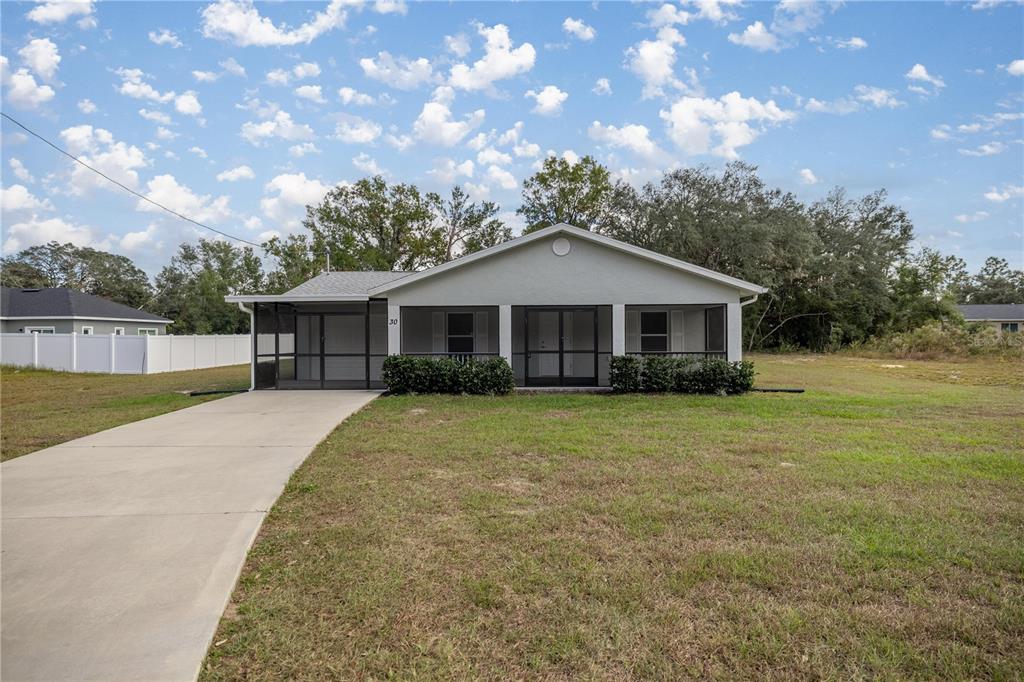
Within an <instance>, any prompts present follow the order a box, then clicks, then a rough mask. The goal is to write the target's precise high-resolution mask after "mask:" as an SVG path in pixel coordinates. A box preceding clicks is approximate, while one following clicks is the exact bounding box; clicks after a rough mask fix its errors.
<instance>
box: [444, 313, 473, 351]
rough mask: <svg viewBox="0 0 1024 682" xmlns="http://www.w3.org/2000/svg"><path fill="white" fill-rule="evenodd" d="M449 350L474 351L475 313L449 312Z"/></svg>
mask: <svg viewBox="0 0 1024 682" xmlns="http://www.w3.org/2000/svg"><path fill="white" fill-rule="evenodd" d="M448 352H449V353H472V352H473V313H448Z"/></svg>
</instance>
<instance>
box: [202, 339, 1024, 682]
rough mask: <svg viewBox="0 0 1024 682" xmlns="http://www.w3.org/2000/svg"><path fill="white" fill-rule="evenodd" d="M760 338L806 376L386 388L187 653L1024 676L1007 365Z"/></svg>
mask: <svg viewBox="0 0 1024 682" xmlns="http://www.w3.org/2000/svg"><path fill="white" fill-rule="evenodd" d="M755 361H756V364H757V368H758V370H759V376H758V383H759V384H760V385H772V386H802V387H805V388H806V389H807V393H805V394H802V395H782V394H759V393H753V394H750V395H747V396H743V397H737V398H712V397H707V398H705V397H683V396H669V397H665V396H659V397H648V396H625V397H623V396H607V395H564V396H557V395H542V396H536V395H535V396H516V397H508V398H479V397H477V398H474V397H465V398H452V397H408V396H407V397H390V398H382V399H379V400H376V401H374V402H373V403H371V404H370V406H368V407H367V408H366V409H364V410H363V411H361V412H360V413H358V414H356V415H354V416H353V417H352V418H350V419H349V420H348V421H347V422H346V423H345V424H343V425H342V426H340V427H339V428H338V429H337V430H335V432H334V433H333V434H332V435H331V436H330V437H328V439H327V440H325V441H324V442H323V443H322V444H321V445H320V447H319V448H318V449H317V450H316V451H315V452H314V453H313V455H312V456H311V457H310V458H309V460H308V461H307V462H306V463H305V464H304V465H303V466H302V467H301V468H300V469H299V470H298V471H297V472H296V474H295V475H294V477H293V478H292V480H291V482H290V483H289V484H288V486H287V488H286V490H285V493H284V495H283V496H282V497H281V499H280V500H279V501H278V503H277V505H276V506H275V507H274V509H273V511H272V512H271V514H270V515H269V516H268V518H267V521H266V523H265V525H264V527H263V530H262V532H261V534H260V536H259V538H258V539H257V541H256V544H255V546H254V548H253V550H252V553H251V554H250V556H249V559H248V563H247V565H246V567H245V569H244V571H243V574H242V577H241V579H240V583H239V585H238V587H237V588H236V592H235V594H234V596H233V599H232V602H231V605H230V606H229V607H228V610H227V612H226V614H225V616H224V619H223V620H222V622H221V626H220V629H219V631H218V633H217V635H216V636H215V638H214V645H213V647H212V648H211V652H210V655H209V656H208V658H207V661H206V663H205V665H204V667H203V672H202V677H203V678H204V679H206V680H227V679H241V678H245V679H268V680H269V679H313V678H316V679H353V678H355V679H383V678H399V679H410V678H413V677H419V678H426V679H437V678H442V679H452V678H457V679H479V678H485V679H526V678H529V679H573V678H584V679H608V680H619V679H680V678H694V677H701V678H703V677H714V678H725V679H742V678H745V679H750V678H765V677H769V678H832V679H850V678H864V677H882V678H888V679H900V678H918V679H939V678H946V679H949V678H954V679H956V678H959V679H964V678H975V679H978V678H987V679H992V678H995V679H1020V678H1021V677H1022V676H1024V454H1022V449H1021V438H1022V435H1024V387H1022V386H1021V383H1022V380H1021V367H1020V365H1019V364H1014V363H1000V362H995V361H971V362H967V363H936V362H914V361H903V360H895V361H894V360H877V359H861V358H853V357H844V356H838V357H829V358H825V357H821V356H780V357H757V358H755ZM883 365H898V366H896V367H884V366H883Z"/></svg>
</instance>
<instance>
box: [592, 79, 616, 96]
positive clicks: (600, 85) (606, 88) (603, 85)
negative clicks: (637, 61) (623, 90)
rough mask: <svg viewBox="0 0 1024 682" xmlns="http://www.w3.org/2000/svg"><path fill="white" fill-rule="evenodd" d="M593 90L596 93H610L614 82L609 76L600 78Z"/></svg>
mask: <svg viewBox="0 0 1024 682" xmlns="http://www.w3.org/2000/svg"><path fill="white" fill-rule="evenodd" d="M591 92H592V93H594V94H595V95H610V94H612V83H611V81H610V80H608V79H607V78H598V79H597V81H596V82H595V83H594V88H593V89H592V90H591Z"/></svg>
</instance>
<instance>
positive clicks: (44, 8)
mask: <svg viewBox="0 0 1024 682" xmlns="http://www.w3.org/2000/svg"><path fill="white" fill-rule="evenodd" d="M93 5H94V3H93V0H84V1H82V2H79V1H78V0H46V1H45V2H42V3H40V4H38V5H36V6H35V7H34V8H32V10H30V11H29V12H28V14H26V15H25V16H26V17H27V18H28V19H29V20H30V21H34V22H36V23H37V24H60V23H63V22H65V21H67V20H68V19H69V18H70V17H73V16H81V17H82V19H80V20H79V27H81V28H85V27H87V26H88V25H89V23H90V22H89V21H88V20H90V19H91V18H92V17H91V15H92V11H93ZM83 20H85V21H86V23H85V24H84V25H83V24H82V21H83Z"/></svg>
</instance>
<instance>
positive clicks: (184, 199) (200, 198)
mask: <svg viewBox="0 0 1024 682" xmlns="http://www.w3.org/2000/svg"><path fill="white" fill-rule="evenodd" d="M145 194H146V196H148V197H149V198H150V199H152V200H153V201H155V202H157V203H158V204H163V205H164V206H166V207H168V208H170V209H171V210H173V211H177V212H178V213H181V214H182V215H186V216H188V217H189V218H192V219H193V220H198V221H199V222H204V223H205V222H211V223H218V222H221V221H223V220H227V219H228V218H230V217H231V215H232V213H231V209H230V207H229V206H228V203H229V201H230V198H229V197H228V196H227V195H222V196H219V197H217V198H216V199H214V198H213V197H212V196H210V195H208V194H205V195H199V194H196V193H195V192H193V191H192V190H191V189H190V188H189V187H188V186H186V185H183V184H181V183H179V182H178V180H177V178H175V177H174V176H173V175H170V174H169V173H165V174H163V175H157V176H156V177H154V178H153V179H152V180H150V181H149V182H148V183H146V191H145ZM135 208H136V210H138V211H142V212H144V213H157V212H160V211H161V209H160V208H158V207H157V206H154V205H153V204H151V203H149V202H148V201H142V200H141V199H140V200H139V202H138V203H137V204H136V206H135Z"/></svg>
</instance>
